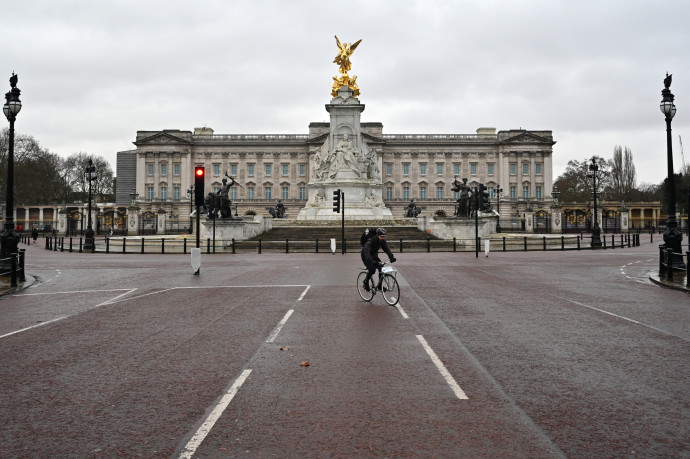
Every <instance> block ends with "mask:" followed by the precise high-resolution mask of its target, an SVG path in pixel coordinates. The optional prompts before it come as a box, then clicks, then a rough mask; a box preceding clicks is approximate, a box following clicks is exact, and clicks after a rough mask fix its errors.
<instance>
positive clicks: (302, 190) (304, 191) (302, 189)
mask: <svg viewBox="0 0 690 459" xmlns="http://www.w3.org/2000/svg"><path fill="white" fill-rule="evenodd" d="M299 198H300V199H307V188H306V187H303V186H301V187H299Z"/></svg>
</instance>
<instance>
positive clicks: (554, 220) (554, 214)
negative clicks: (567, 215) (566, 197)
mask: <svg viewBox="0 0 690 459" xmlns="http://www.w3.org/2000/svg"><path fill="white" fill-rule="evenodd" d="M561 215H562V214H561V208H560V207H552V208H551V232H552V233H553V234H561V233H563V228H562V225H561V221H562V217H561Z"/></svg>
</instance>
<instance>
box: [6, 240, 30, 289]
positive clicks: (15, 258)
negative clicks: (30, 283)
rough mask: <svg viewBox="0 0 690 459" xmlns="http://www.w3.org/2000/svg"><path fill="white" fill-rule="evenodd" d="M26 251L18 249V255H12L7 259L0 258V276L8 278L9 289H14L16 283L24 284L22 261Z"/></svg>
mask: <svg viewBox="0 0 690 459" xmlns="http://www.w3.org/2000/svg"><path fill="white" fill-rule="evenodd" d="M25 257H26V249H19V253H13V254H11V255H10V257H9V258H0V269H1V270H2V272H0V276H10V287H16V286H17V285H18V282H17V281H19V282H24V281H25V280H26V276H25V273H24V259H25Z"/></svg>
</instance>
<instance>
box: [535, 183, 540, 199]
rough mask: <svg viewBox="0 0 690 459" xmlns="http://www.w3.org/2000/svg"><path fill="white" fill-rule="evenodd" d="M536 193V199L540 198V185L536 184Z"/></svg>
mask: <svg viewBox="0 0 690 459" xmlns="http://www.w3.org/2000/svg"><path fill="white" fill-rule="evenodd" d="M536 194H537V199H541V187H540V186H537V191H536Z"/></svg>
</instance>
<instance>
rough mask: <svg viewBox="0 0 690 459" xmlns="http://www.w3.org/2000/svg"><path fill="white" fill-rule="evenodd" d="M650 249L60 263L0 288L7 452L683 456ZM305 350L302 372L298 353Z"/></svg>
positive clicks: (683, 365) (684, 443) (681, 305)
mask: <svg viewBox="0 0 690 459" xmlns="http://www.w3.org/2000/svg"><path fill="white" fill-rule="evenodd" d="M656 250H657V249H656V246H654V245H651V244H646V245H643V246H642V247H638V248H630V249H623V250H609V251H595V252H592V251H582V252H528V253H521V252H510V253H491V254H490V256H489V257H485V256H484V255H483V254H481V256H480V258H475V256H474V254H473V253H431V254H427V253H414V254H406V253H403V254H396V256H397V258H398V262H397V263H396V264H395V266H396V267H397V268H398V269H399V275H398V279H399V281H400V284H401V300H400V303H399V305H398V307H391V306H387V305H386V304H385V303H384V301H383V299H382V298H381V297H380V295H377V296H375V297H374V300H373V301H372V302H371V303H366V302H364V301H362V300H361V299H360V298H359V296H358V294H357V290H356V286H355V278H356V276H357V274H358V271H359V268H360V266H361V261H360V259H359V255H357V254H347V255H341V254H336V255H331V254H319V255H316V254H262V255H258V254H248V255H205V254H204V255H202V267H201V273H200V275H198V276H194V275H193V274H192V268H191V266H190V256H189V255H121V254H119V255H114V254H111V255H107V256H106V255H103V254H78V253H71V254H70V253H61V252H51V251H46V250H43V249H41V248H39V247H30V248H29V249H28V252H27V272H28V273H29V274H30V275H32V276H34V277H35V278H36V279H37V281H36V283H35V284H34V285H33V286H32V287H31V288H28V289H25V290H23V291H21V292H19V293H16V294H12V295H8V296H4V297H2V298H1V299H0V372H1V374H0V381H2V383H1V384H2V386H3V387H2V389H3V390H2V393H1V394H0V422H2V425H3V428H2V430H1V433H0V445H2V446H1V448H2V449H1V450H2V455H3V456H6V457H65V456H72V457H119V456H125V457H137V456H141V457H191V456H194V457H240V456H241V457H256V456H260V457H271V456H279V457H305V456H306V457H352V456H385V457H564V456H567V457H602V456H604V457H632V456H635V457H638V456H639V457H690V427H689V426H690V391H688V381H690V296H688V294H687V293H684V292H680V291H675V290H670V289H665V288H662V287H660V286H657V285H654V284H652V283H651V282H649V280H648V272H649V271H652V270H654V269H655V267H656ZM307 362H308V365H306V363H307Z"/></svg>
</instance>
